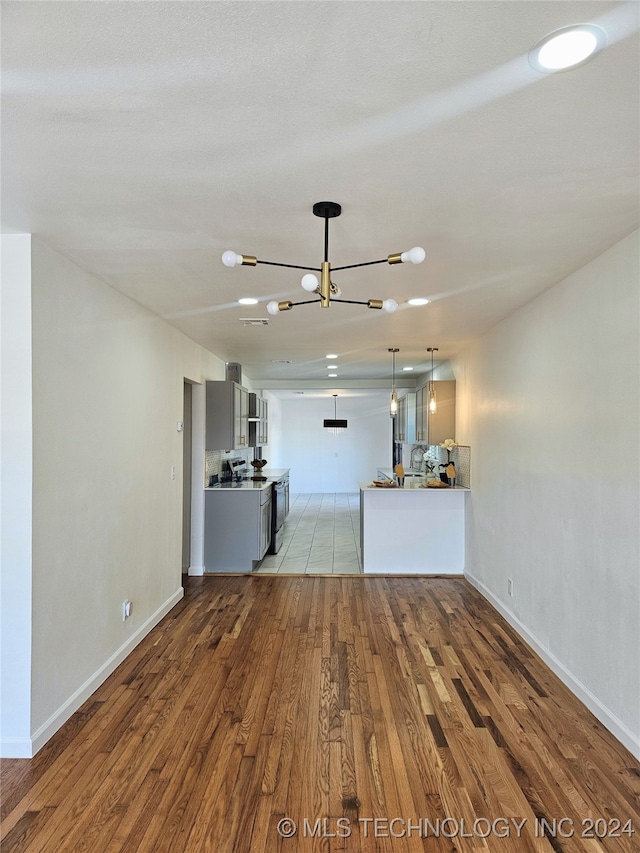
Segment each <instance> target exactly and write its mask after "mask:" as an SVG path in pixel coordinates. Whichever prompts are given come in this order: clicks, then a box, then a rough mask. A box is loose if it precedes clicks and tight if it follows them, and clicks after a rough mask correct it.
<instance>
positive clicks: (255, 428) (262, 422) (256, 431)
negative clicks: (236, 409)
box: [249, 394, 269, 447]
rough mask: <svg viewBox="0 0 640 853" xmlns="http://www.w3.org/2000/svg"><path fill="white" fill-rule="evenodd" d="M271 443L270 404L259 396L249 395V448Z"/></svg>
mask: <svg viewBox="0 0 640 853" xmlns="http://www.w3.org/2000/svg"><path fill="white" fill-rule="evenodd" d="M268 443H269V404H268V402H267V401H266V400H265V399H264V398H263V397H258V395H257V394H249V446H250V447H262V446H263V445H265V444H268Z"/></svg>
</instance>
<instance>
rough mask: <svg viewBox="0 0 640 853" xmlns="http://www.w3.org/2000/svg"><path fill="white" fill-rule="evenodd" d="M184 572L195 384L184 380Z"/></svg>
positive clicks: (188, 548)
mask: <svg viewBox="0 0 640 853" xmlns="http://www.w3.org/2000/svg"><path fill="white" fill-rule="evenodd" d="M182 422H183V424H184V427H183V431H182V574H183V575H186V574H187V573H188V572H189V567H190V565H191V484H192V468H193V464H192V445H193V438H192V432H193V386H192V384H191V382H189V381H188V380H186V379H185V381H184V396H183V406H182Z"/></svg>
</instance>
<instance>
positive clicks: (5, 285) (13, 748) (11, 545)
mask: <svg viewBox="0 0 640 853" xmlns="http://www.w3.org/2000/svg"><path fill="white" fill-rule="evenodd" d="M1 273H2V291H1V294H0V295H1V299H0V311H1V321H0V322H1V325H0V329H1V339H0V342H1V353H0V356H1V359H2V361H1V366H2V372H1V382H0V407H1V412H2V418H1V424H2V433H1V443H0V448H1V456H0V465H1V476H0V485H1V488H0V561H1V562H0V569H1V571H0V590H1V596H0V602H1V611H0V649H1V659H0V664H1V668H0V678H1V680H0V696H2V697H4V698H5V699H6V698H7V697H11V701H10V702H9V703H5V704H4V705H3V708H2V714H0V743H1V745H2V753H1V754H2V755H3V756H6V757H7V758H20V757H22V756H24V755H27V754H30V748H31V740H30V723H31V500H32V489H31V476H32V462H31V454H32V434H31V237H30V236H29V235H28V234H12V235H8V236H6V237H4V236H3V237H2V267H1Z"/></svg>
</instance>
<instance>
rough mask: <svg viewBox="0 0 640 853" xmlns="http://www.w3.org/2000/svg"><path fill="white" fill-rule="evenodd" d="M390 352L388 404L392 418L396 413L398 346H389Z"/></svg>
mask: <svg viewBox="0 0 640 853" xmlns="http://www.w3.org/2000/svg"><path fill="white" fill-rule="evenodd" d="M389 352H390V353H391V403H390V404H389V414H390V415H391V417H392V418H395V416H396V415H397V414H398V395H397V393H396V353H397V352H400V350H399V349H398V347H389Z"/></svg>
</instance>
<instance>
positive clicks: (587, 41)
mask: <svg viewBox="0 0 640 853" xmlns="http://www.w3.org/2000/svg"><path fill="white" fill-rule="evenodd" d="M606 43H607V34H606V33H605V31H604V30H603V29H601V28H600V27H596V26H595V25H594V24H576V25H575V26H572V27H562V29H560V30H555V32H553V33H549V35H548V36H545V37H544V38H543V39H542V40H541V41H539V42H538V44H537V45H536V46H535V47H534V48H533V50H531V51H530V52H529V64H530V65H531V67H532V68H535V70H536V71H542V72H543V73H545V74H549V73H553V72H554V71H566V70H567V69H569V68H576V67H577V66H578V65H582V64H583V63H585V62H588V61H589V60H590V59H592V58H593V57H594V56H595V55H596V54H597V53H600V51H601V50H602V48H603V47H604V46H605V45H606Z"/></svg>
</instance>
